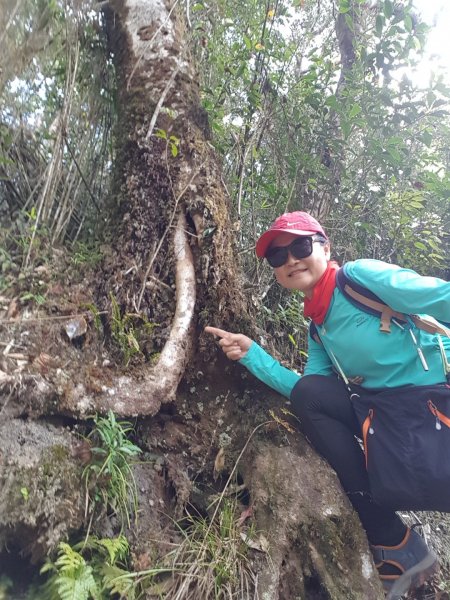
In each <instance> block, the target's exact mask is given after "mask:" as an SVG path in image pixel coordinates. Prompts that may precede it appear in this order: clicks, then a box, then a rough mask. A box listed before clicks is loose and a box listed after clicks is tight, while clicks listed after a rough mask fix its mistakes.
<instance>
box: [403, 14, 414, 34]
mask: <svg viewBox="0 0 450 600" xmlns="http://www.w3.org/2000/svg"><path fill="white" fill-rule="evenodd" d="M403 22H404V24H405V29H406V31H407V32H408V33H411V31H412V29H413V22H412V19H411V15H405V18H404V19H403Z"/></svg>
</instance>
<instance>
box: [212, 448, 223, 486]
mask: <svg viewBox="0 0 450 600" xmlns="http://www.w3.org/2000/svg"><path fill="white" fill-rule="evenodd" d="M224 468H225V451H224V449H223V448H220V450H219V452H218V453H217V456H216V460H215V461H214V480H216V479H217V477H218V476H219V475H220V473H221V472H222V471H223V470H224Z"/></svg>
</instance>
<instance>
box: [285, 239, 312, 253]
mask: <svg viewBox="0 0 450 600" xmlns="http://www.w3.org/2000/svg"><path fill="white" fill-rule="evenodd" d="M312 249H313V242H312V238H310V237H306V238H298V240H294V241H293V242H292V244H291V245H290V246H289V251H290V253H291V254H292V256H294V257H295V258H306V257H307V256H310V254H312Z"/></svg>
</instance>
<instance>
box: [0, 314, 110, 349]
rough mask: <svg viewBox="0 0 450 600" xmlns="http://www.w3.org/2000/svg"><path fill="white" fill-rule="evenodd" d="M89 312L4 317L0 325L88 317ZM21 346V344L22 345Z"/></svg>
mask: <svg viewBox="0 0 450 600" xmlns="http://www.w3.org/2000/svg"><path fill="white" fill-rule="evenodd" d="M91 314H92V313H91V312H85V313H78V314H74V315H56V316H54V317H39V318H36V319H20V320H17V319H6V320H5V321H1V320H0V325H11V324H15V325H18V324H19V323H39V321H57V320H60V319H66V320H67V319H75V318H76V317H88V316H89V315H91ZM95 314H96V315H107V314H108V311H107V310H101V311H98V312H96V313H95ZM22 347H23V346H22Z"/></svg>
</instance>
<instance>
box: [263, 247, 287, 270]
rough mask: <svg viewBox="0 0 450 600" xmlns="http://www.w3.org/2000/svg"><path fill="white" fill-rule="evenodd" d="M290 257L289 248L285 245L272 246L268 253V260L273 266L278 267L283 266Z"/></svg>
mask: <svg viewBox="0 0 450 600" xmlns="http://www.w3.org/2000/svg"><path fill="white" fill-rule="evenodd" d="M287 257H288V248H287V247H285V246H278V247H276V248H271V249H270V250H268V251H267V253H266V258H267V262H268V263H269V265H270V266H271V267H273V268H274V269H276V268H277V267H281V265H284V263H285V262H286V261H287Z"/></svg>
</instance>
